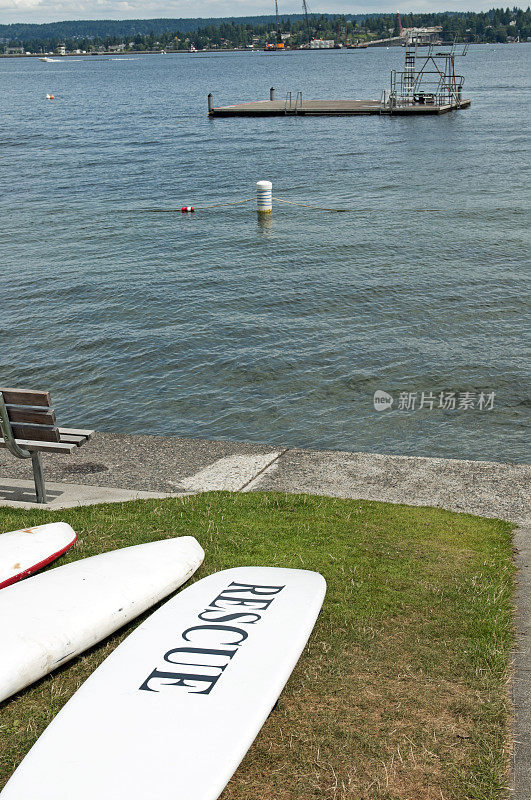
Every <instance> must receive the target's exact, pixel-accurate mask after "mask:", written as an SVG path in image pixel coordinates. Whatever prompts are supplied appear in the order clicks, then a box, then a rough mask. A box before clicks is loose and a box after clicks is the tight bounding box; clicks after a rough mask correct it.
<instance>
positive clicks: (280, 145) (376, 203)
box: [0, 44, 531, 461]
mask: <svg viewBox="0 0 531 800" xmlns="http://www.w3.org/2000/svg"><path fill="white" fill-rule="evenodd" d="M530 55H531V47H530V46H529V45H525V44H522V45H477V46H472V47H471V48H470V50H469V51H468V54H467V55H466V57H465V58H463V59H458V60H457V62H458V63H457V66H458V67H459V71H460V72H462V73H463V74H464V75H465V77H466V81H465V90H464V92H463V95H464V97H470V98H471V99H472V106H471V108H470V109H468V110H463V111H460V112H454V113H451V114H446V115H443V116H441V117H426V118H420V117H413V118H402V117H392V118H390V117H387V116H382V117H336V118H333V117H330V118H322V119H320V118H312V117H306V118H297V117H286V118H280V119H279V118H269V119H268V118H266V119H215V120H212V119H209V118H208V116H207V114H206V111H207V94H208V93H209V92H212V93H213V95H214V102H215V104H217V105H227V104H229V103H233V102H238V101H243V100H254V99H265V98H267V97H268V96H269V88H270V87H271V86H274V87H275V88H276V92H277V97H280V98H281V97H283V96H285V93H286V92H287V91H292V92H293V93H294V94H295V93H296V92H297V91H298V90H301V91H302V92H303V95H304V97H305V98H308V99H310V98H314V99H319V98H327V97H334V98H356V99H379V97H380V95H381V92H382V89H387V88H388V85H389V73H390V70H391V69H392V68H395V69H401V68H402V62H403V56H404V51H403V49H402V48H391V49H390V50H386V49H380V48H374V49H368V50H361V51H328V52H326V51H324V52H323V51H320V52H293V53H289V52H288V53H283V54H266V53H214V54H206V53H197V54H186V55H181V54H168V55H149V56H137V57H134V56H125V57H117V58H113V57H108V56H107V57H101V58H100V57H86V58H82V57H79V58H66V59H62V60H61V61H59V62H58V63H55V62H54V63H43V62H40V61H39V60H38V59H35V58H22V59H0V80H1V85H2V88H3V91H2V96H3V97H2V117H1V121H0V176H1V178H0V181H1V186H2V191H1V196H0V203H1V207H2V227H1V231H0V240H1V242H2V255H3V257H2V269H1V274H0V292H1V296H2V307H1V318H0V337H1V343H2V344H1V348H0V361H1V366H0V374H1V375H2V378H1V382H2V384H3V385H5V386H25V387H28V388H39V389H49V390H50V391H51V393H52V400H53V401H54V405H55V406H56V408H57V411H58V416H59V419H60V421H61V423H62V424H67V423H70V424H73V425H75V426H77V427H79V426H82V427H93V428H96V429H97V430H101V431H115V432H128V433H153V434H173V435H180V436H191V437H205V438H209V439H230V440H246V441H253V442H267V443H270V444H279V445H280V444H283V445H286V446H291V447H311V448H327V449H339V450H356V451H371V452H380V453H396V454H403V455H425V456H441V457H450V458H471V459H487V460H497V461H525V460H527V458H528V447H527V442H526V436H525V430H526V428H525V424H526V421H527V420H528V414H529V400H528V395H527V391H526V383H527V384H528V379H529V372H528V370H527V371H526V369H527V367H528V363H529V362H528V361H526V360H525V357H524V342H525V331H526V321H527V319H528V317H527V313H528V296H527V295H526V283H525V270H526V266H527V267H528V264H529V260H528V252H529V235H528V230H529V216H528V213H527V203H528V187H529V137H528V123H529V107H530V102H529V101H530V97H529V94H530V92H529V88H528V83H529V81H528V76H529V73H530V60H531V59H530ZM47 93H52V94H54V96H55V100H54V101H47V100H46V94H47ZM260 179H267V180H271V181H272V182H273V194H274V196H275V197H279V198H281V199H284V200H290V201H294V202H297V203H303V204H308V205H313V206H317V207H337V208H348V209H351V210H350V211H348V212H346V213H334V212H327V211H320V210H316V209H310V208H304V207H301V206H295V205H288V204H282V203H279V202H274V207H273V214H272V216H271V219H267V220H261V219H259V218H257V215H256V212H255V203H254V201H253V202H250V203H247V204H241V205H233V206H225V207H221V208H213V209H210V210H204V211H200V210H198V211H196V213H195V214H194V215H191V214H188V215H183V214H181V213H180V208H181V206H183V205H194V206H197V207H200V206H208V205H215V204H220V203H227V202H235V201H237V200H241V199H246V198H253V197H254V196H255V193H256V181H257V180H260ZM150 209H179V212H178V213H168V214H162V213H153V212H152V211H150ZM375 392H385V393H387V394H388V395H390V396H391V398H392V400H393V403H392V405H391V406H390V407H389V408H384V409H383V410H376V409H375V405H374V402H373V399H374V394H375ZM453 404H454V405H455V408H454V407H453ZM421 406H422V407H421Z"/></svg>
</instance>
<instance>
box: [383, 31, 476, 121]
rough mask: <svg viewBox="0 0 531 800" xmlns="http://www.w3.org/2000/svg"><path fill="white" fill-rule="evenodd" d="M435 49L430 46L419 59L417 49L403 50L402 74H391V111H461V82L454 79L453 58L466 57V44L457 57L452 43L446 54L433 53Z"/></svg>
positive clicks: (462, 81) (458, 76)
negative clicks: (415, 108)
mask: <svg viewBox="0 0 531 800" xmlns="http://www.w3.org/2000/svg"><path fill="white" fill-rule="evenodd" d="M436 47H437V45H430V47H429V50H428V52H427V53H425V52H424V53H422V55H421V54H419V52H418V46H417V45H415V47H414V48H413V47H411V46H406V51H405V63H404V70H403V71H402V72H397V71H396V70H392V72H391V92H390V95H389V106H390V108H391V109H392V110H393V109H400V108H407V107H408V106H417V105H430V106H435V107H438V108H441V109H447V108H448V106H449V107H450V108H460V107H461V103H462V88H463V84H464V82H465V79H464V77H463V76H462V75H456V72H455V58H456V56H464V55H466V52H467V49H468V44H465V45H463V49H462V51H461V52H459V53H457V52H456V44H455V43H454V44H453V45H452V47H451V48H450V49H449V50H436V49H435V48H436ZM439 47H440V45H439ZM467 103H468V104H469V102H468V101H467Z"/></svg>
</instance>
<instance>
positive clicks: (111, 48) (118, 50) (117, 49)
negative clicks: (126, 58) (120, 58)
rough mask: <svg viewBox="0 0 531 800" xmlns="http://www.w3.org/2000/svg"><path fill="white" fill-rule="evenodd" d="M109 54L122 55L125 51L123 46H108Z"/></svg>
mask: <svg viewBox="0 0 531 800" xmlns="http://www.w3.org/2000/svg"><path fill="white" fill-rule="evenodd" d="M108 50H109V53H123V52H124V50H125V44H123V42H122V44H110V45H109V48H108Z"/></svg>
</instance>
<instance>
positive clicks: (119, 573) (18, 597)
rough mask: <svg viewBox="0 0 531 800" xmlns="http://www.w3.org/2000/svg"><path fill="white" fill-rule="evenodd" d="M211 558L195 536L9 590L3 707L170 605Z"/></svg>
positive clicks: (74, 566) (78, 564) (3, 614)
mask: <svg viewBox="0 0 531 800" xmlns="http://www.w3.org/2000/svg"><path fill="white" fill-rule="evenodd" d="M204 555H205V554H204V552H203V549H202V547H201V546H200V545H199V543H198V542H197V541H196V540H195V539H194V538H193V537H192V536H182V537H179V538H176V539H165V540H163V541H160V542H150V543H148V544H139V545H135V546H133V547H125V548H123V549H121V550H113V551H111V552H109V553H102V554H101V555H97V556H92V557H91V558H84V559H81V560H80V561H74V562H73V563H71V564H65V565H64V566H63V567H56V568H55V569H51V570H48V571H47V572H43V573H42V574H41V575H35V576H33V577H32V578H28V579H27V580H25V581H21V582H20V583H16V584H14V585H13V586H8V587H7V588H6V589H3V590H2V591H1V592H0V648H1V658H0V700H4V699H5V698H6V697H9V696H10V695H12V694H14V693H15V692H18V691H19V690H20V689H23V688H24V687H25V686H29V684H30V683H33V682H34V681H36V680H38V678H41V677H42V676H43V675H46V674H47V673H48V672H51V671H52V670H53V669H56V667H58V666H60V665H62V664H64V663H65V662H66V661H69V660H70V659H71V658H74V657H75V656H77V655H79V653H82V652H83V651H84V650H86V649H87V648H88V647H92V645H94V644H96V642H99V641H101V640H102V639H104V638H105V636H108V635H109V634H110V633H112V632H113V631H115V630H117V629H118V628H120V627H122V625H125V624H126V623H127V622H129V621H130V620H131V619H134V618H135V617H137V616H138V615H139V614H142V612H143V611H145V610H146V609H147V608H150V607H151V606H152V605H154V604H155V603H157V602H158V601H159V600H162V599H163V598H164V597H166V596H167V595H168V594H170V592H173V591H174V590H175V589H177V588H178V587H179V586H181V584H183V583H184V582H185V581H186V580H188V578H189V577H190V576H191V575H193V573H194V572H195V570H196V569H197V568H198V567H199V565H200V564H201V563H202V561H203V558H204Z"/></svg>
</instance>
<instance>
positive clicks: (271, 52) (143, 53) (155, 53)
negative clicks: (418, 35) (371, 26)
mask: <svg viewBox="0 0 531 800" xmlns="http://www.w3.org/2000/svg"><path fill="white" fill-rule="evenodd" d="M519 44H531V42H470V43H469V46H475V45H492V46H495V47H499V46H501V45H519ZM451 45H453V42H441V43H440V44H438V47H449V46H451ZM392 47H393V49H398V48H399V47H400V45H392ZM427 48H428V45H423V46H422V49H423V50H424V49H427ZM376 49H378V50H382V49H385V47H379V46H378V45H369V46H368V47H367V46H361V47H360V46H358V47H356V46H355V47H339V48H338V47H323V48H319V47H316V48H307V47H298V48H293V49H289V48H286V49H285V50H282V52H277V51H275V50H261V49H260V50H259V49H257V50H248V49H242V48H239V47H233V48H223V49H220V48H205V49H204V50H195V51H190V50H166V51H165V52H164V53H163V52H162V51H161V50H128V51H127V52H126V53H65V55H64V56H60V55H58V54H57V53H52V54H43V53H0V58H57V59H63V58H97V57H98V56H99V57H101V56H105V57H108V56H113V58H127V56H161V55H166V56H186V55H192V56H195V55H200V54H201V53H267V54H268V55H282V54H285V53H332V52H342V51H345V50H376ZM387 49H389V48H387Z"/></svg>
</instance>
